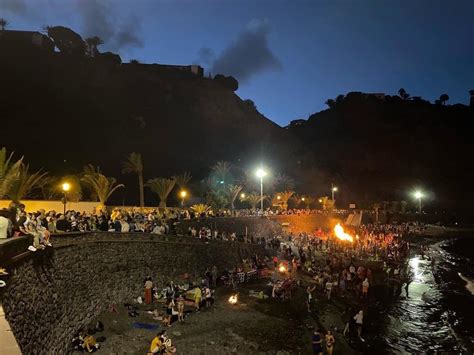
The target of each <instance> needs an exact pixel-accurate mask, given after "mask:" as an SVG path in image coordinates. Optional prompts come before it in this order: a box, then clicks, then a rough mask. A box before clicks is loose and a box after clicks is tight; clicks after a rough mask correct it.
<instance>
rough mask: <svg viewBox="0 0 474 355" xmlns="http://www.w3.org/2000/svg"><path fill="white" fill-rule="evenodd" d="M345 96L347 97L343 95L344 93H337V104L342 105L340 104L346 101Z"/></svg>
mask: <svg viewBox="0 0 474 355" xmlns="http://www.w3.org/2000/svg"><path fill="white" fill-rule="evenodd" d="M345 98H346V97H345V96H344V95H342V94H341V95H337V97H336V105H340V104H342V103H344V100H345Z"/></svg>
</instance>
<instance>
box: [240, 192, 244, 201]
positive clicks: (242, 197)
mask: <svg viewBox="0 0 474 355" xmlns="http://www.w3.org/2000/svg"><path fill="white" fill-rule="evenodd" d="M244 198H245V193H243V192H242V193H241V194H240V199H241V200H243V199H244Z"/></svg>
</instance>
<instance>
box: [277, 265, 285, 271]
mask: <svg viewBox="0 0 474 355" xmlns="http://www.w3.org/2000/svg"><path fill="white" fill-rule="evenodd" d="M278 271H280V272H286V267H285V265H283V264H280V266H279V267H278Z"/></svg>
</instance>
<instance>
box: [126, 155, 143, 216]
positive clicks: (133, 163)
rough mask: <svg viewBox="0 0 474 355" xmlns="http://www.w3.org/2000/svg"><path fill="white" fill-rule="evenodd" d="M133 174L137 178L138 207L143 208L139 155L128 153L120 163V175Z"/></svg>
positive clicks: (141, 165)
mask: <svg viewBox="0 0 474 355" xmlns="http://www.w3.org/2000/svg"><path fill="white" fill-rule="evenodd" d="M129 173H135V174H137V177H138V191H139V193H140V207H144V206H145V192H144V184H143V162H142V156H141V154H140V153H135V152H133V153H130V154H129V155H128V156H127V157H126V159H125V160H124V161H123V162H122V174H129Z"/></svg>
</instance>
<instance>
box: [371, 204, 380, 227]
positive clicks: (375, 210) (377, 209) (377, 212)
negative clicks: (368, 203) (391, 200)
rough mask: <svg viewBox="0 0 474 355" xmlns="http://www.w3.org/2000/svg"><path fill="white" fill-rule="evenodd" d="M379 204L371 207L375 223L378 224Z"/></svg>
mask: <svg viewBox="0 0 474 355" xmlns="http://www.w3.org/2000/svg"><path fill="white" fill-rule="evenodd" d="M380 207H381V204H380V203H378V202H376V203H374V204H373V205H372V208H373V210H374V212H375V222H376V223H379V210H380Z"/></svg>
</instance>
